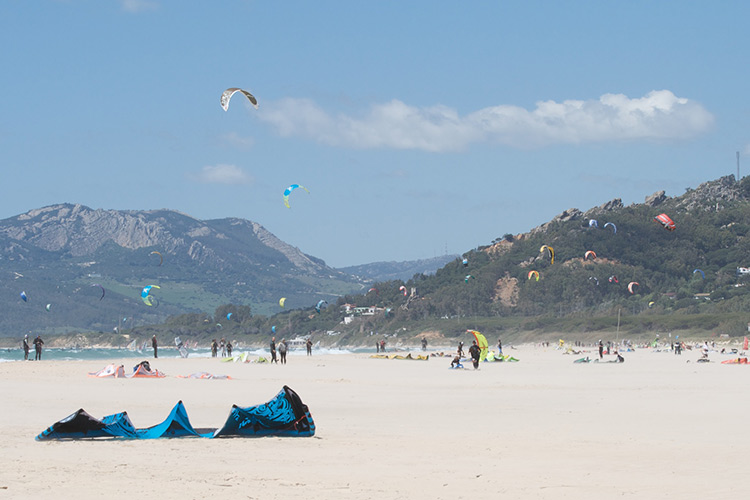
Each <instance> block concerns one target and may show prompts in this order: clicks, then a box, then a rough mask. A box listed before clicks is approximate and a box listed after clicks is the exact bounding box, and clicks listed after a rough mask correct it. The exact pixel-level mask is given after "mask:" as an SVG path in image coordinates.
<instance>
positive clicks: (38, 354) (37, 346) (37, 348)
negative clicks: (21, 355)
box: [34, 335, 44, 361]
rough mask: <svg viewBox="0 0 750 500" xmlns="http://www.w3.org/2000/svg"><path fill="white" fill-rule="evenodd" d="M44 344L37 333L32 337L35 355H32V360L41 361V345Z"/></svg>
mask: <svg viewBox="0 0 750 500" xmlns="http://www.w3.org/2000/svg"><path fill="white" fill-rule="evenodd" d="M43 345H44V341H43V340H42V337H40V336H39V335H37V336H36V338H35V339H34V351H35V354H36V356H35V357H34V361H41V360H42V346H43Z"/></svg>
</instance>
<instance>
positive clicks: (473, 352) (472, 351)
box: [469, 340, 480, 370]
mask: <svg viewBox="0 0 750 500" xmlns="http://www.w3.org/2000/svg"><path fill="white" fill-rule="evenodd" d="M479 353H480V350H479V346H478V345H477V341H476V340H475V341H473V342H472V343H471V347H469V355H470V356H471V363H472V364H473V365H474V369H475V370H478V369H479Z"/></svg>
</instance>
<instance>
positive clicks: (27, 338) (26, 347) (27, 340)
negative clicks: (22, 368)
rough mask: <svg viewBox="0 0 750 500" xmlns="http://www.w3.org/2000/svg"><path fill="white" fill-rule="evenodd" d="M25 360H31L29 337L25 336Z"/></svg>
mask: <svg viewBox="0 0 750 500" xmlns="http://www.w3.org/2000/svg"><path fill="white" fill-rule="evenodd" d="M23 360H24V361H28V360H29V336H28V335H25V336H24V337H23Z"/></svg>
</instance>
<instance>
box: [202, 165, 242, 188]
mask: <svg viewBox="0 0 750 500" xmlns="http://www.w3.org/2000/svg"><path fill="white" fill-rule="evenodd" d="M189 177H190V178H191V179H193V180H194V181H197V182H201V183H204V184H249V183H251V182H252V181H253V178H252V177H251V176H250V175H248V174H246V173H245V172H243V171H242V169H241V168H239V167H237V166H235V165H222V164H219V165H207V166H205V167H203V168H202V169H201V170H200V172H198V173H197V174H189Z"/></svg>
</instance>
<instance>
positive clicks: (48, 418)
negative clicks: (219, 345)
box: [0, 347, 750, 500]
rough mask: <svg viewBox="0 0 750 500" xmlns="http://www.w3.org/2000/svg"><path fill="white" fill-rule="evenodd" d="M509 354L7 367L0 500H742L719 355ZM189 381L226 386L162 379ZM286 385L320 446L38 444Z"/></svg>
mask: <svg viewBox="0 0 750 500" xmlns="http://www.w3.org/2000/svg"><path fill="white" fill-rule="evenodd" d="M506 352H508V351H506ZM510 352H511V353H512V354H513V355H515V356H516V357H518V358H519V359H520V360H521V361H520V362H519V363H512V364H511V363H492V364H490V363H487V364H484V365H482V367H481V369H480V370H479V371H476V372H475V371H474V370H472V369H467V370H450V369H448V366H449V364H450V358H432V359H430V360H429V361H399V360H382V359H371V358H369V356H368V355H354V354H352V355H326V356H313V357H311V358H308V357H305V356H299V355H293V356H290V359H289V363H288V364H287V365H286V366H277V365H273V366H271V365H264V364H235V363H231V364H228V363H221V362H219V361H218V360H216V359H205V358H204V359H187V360H183V359H159V360H152V366H153V367H155V368H158V369H159V370H161V371H164V372H166V373H167V374H169V375H173V376H172V377H168V378H165V379H159V380H143V379H136V380H130V379H117V380H115V379H92V378H88V377H87V376H86V373H87V372H89V371H96V370H98V369H100V368H102V367H103V366H104V365H105V364H107V363H106V362H101V361H98V362H97V361H86V362H82V361H81V362H78V361H76V362H65V361H42V362H25V363H24V362H12V363H2V364H0V388H1V389H0V398H2V401H3V409H2V412H0V433H1V438H0V439H2V441H1V442H2V453H1V454H0V499H3V498H55V499H64V498H92V499H93V498H97V499H101V498H108V497H109V498H148V499H159V500H164V499H185V498H196V499H204V498H210V497H215V498H254V499H275V498H278V499H288V498H293V497H298V498H316V499H317V498H319V499H339V498H341V499H344V498H346V499H352V498H354V499H360V498H361V499H365V498H388V499H391V498H405V499H406V498H409V499H412V498H430V499H432V498H441V499H442V498H444V499H457V498H466V499H479V498H497V497H499V496H504V497H508V498H575V499H581V498H592V499H593V498H596V499H602V498H620V497H625V498H628V497H630V498H680V499H685V498H703V499H705V498H712V499H716V498H732V499H736V498H738V495H739V497H740V498H741V497H742V496H743V495H744V494H746V493H745V492H746V491H747V487H746V485H745V483H746V474H747V472H748V466H747V465H746V462H747V453H748V444H750V438H748V433H750V430H749V429H748V422H749V420H750V412H748V408H750V404H748V403H747V400H748V394H747V392H748V387H750V366H748V365H722V364H720V363H719V361H721V360H723V359H727V357H723V356H721V355H719V354H712V358H713V360H714V362H713V363H707V364H698V363H695V359H696V358H697V357H698V355H697V354H696V353H691V352H687V353H685V354H684V355H683V356H674V355H672V354H670V353H658V352H651V351H649V350H641V351H637V352H635V353H625V357H626V362H625V363H624V364H614V363H613V364H605V363H590V364H573V359H575V358H577V357H579V356H572V355H563V354H561V353H560V352H559V351H555V350H554V349H552V348H548V349H542V348H535V347H522V348H519V349H518V350H515V351H510ZM589 355H590V356H592V357H593V355H594V353H593V352H592V353H589ZM689 359H690V360H692V361H691V362H690V363H687V362H686V361H687V360H689ZM133 364H135V363H134V362H133V361H132V360H129V361H128V362H126V364H125V365H126V368H128V370H129V369H130V367H131V366H132V365H133ZM469 365H470V364H469ZM197 371H209V372H212V373H217V374H228V375H231V376H232V377H234V380H195V379H188V380H185V379H179V378H176V377H174V375H178V374H183V375H187V374H190V373H193V372H197ZM284 384H286V385H289V386H290V387H291V388H292V389H294V390H295V391H297V393H298V394H299V395H300V396H301V398H302V400H303V401H304V402H305V403H306V404H307V405H308V406H309V407H310V411H311V413H312V416H313V418H314V420H315V423H316V425H317V434H316V436H315V437H313V438H255V439H253V438H245V439H216V440H209V439H191V438H183V439H159V440H152V441H114V440H106V441H101V440H98V441H67V442H60V441H57V442H35V441H34V437H35V436H36V435H37V434H38V433H40V432H41V431H42V430H44V429H45V428H47V427H48V426H49V425H51V424H52V423H54V422H56V421H57V420H59V419H61V418H63V417H65V416H67V415H69V414H70V413H72V412H74V411H75V410H77V409H78V408H84V409H85V410H86V411H88V412H89V413H90V414H91V415H93V416H95V417H99V418H100V417H103V416H104V415H108V414H111V413H115V412H118V411H123V410H126V411H127V412H128V414H129V415H130V418H131V420H132V421H133V423H134V424H135V425H136V426H138V427H148V426H151V425H154V424H156V423H159V422H161V421H162V420H163V419H164V418H165V417H166V416H167V415H168V413H169V411H170V410H171V408H172V406H173V405H174V404H175V403H176V402H177V401H178V400H180V399H182V400H183V402H184V403H185V406H186V408H187V411H188V414H189V416H190V420H191V422H192V423H193V425H194V426H195V427H219V426H221V425H222V424H223V423H224V421H225V419H226V417H227V415H228V413H229V409H230V407H231V405H232V404H238V405H240V406H249V405H253V404H258V403H263V402H265V401H267V400H269V399H271V398H272V397H273V396H275V395H276V393H277V392H278V391H279V390H280V389H281V387H282V386H283V385H284Z"/></svg>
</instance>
